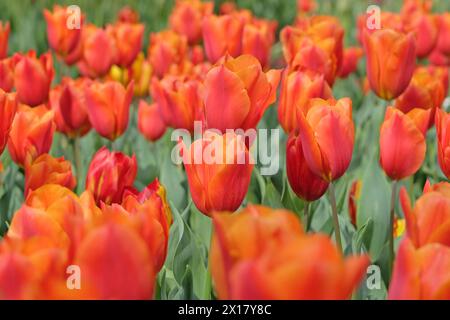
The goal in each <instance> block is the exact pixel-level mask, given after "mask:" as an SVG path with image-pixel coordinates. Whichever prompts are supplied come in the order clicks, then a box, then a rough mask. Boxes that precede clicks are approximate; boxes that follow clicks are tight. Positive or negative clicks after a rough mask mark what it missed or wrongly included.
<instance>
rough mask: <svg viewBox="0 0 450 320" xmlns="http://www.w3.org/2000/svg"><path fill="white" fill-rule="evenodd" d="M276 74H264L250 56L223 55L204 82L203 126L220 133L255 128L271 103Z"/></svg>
mask: <svg viewBox="0 0 450 320" xmlns="http://www.w3.org/2000/svg"><path fill="white" fill-rule="evenodd" d="M280 75H281V71H280V70H270V71H268V72H267V73H264V71H263V70H262V68H261V64H260V63H259V61H258V60H257V59H256V58H255V57H253V56H250V55H242V56H240V57H238V58H235V59H234V58H231V57H230V56H227V57H226V58H225V59H224V61H223V63H221V64H219V65H218V66H216V67H214V68H212V69H211V70H210V71H209V72H208V74H207V75H206V79H205V82H204V86H205V87H204V90H205V95H204V103H205V118H206V124H207V127H208V128H214V129H218V130H220V131H222V132H225V131H226V129H243V130H247V129H253V128H256V126H257V125H258V122H259V121H260V120H261V118H262V116H263V114H264V112H265V111H266V109H267V108H268V107H269V106H270V105H271V104H272V103H274V102H275V99H276V93H277V87H278V83H279V81H280Z"/></svg>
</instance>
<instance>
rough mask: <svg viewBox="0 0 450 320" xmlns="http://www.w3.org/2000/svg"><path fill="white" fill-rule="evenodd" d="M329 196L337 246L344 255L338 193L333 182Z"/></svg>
mask: <svg viewBox="0 0 450 320" xmlns="http://www.w3.org/2000/svg"><path fill="white" fill-rule="evenodd" d="M329 195H330V202H331V210H332V214H333V225H334V234H335V238H336V246H337V247H338V249H339V251H340V252H341V253H342V252H343V251H342V241H341V228H340V227H339V217H338V211H337V206H336V193H335V189H334V184H333V182H330V187H329Z"/></svg>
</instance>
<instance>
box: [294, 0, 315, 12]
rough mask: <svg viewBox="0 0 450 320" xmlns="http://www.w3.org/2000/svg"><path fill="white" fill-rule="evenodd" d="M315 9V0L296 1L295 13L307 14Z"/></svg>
mask: <svg viewBox="0 0 450 320" xmlns="http://www.w3.org/2000/svg"><path fill="white" fill-rule="evenodd" d="M316 8H317V3H316V1H315V0H297V11H298V12H299V13H309V12H312V11H314V10H316Z"/></svg>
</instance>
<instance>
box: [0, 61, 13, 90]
mask: <svg viewBox="0 0 450 320" xmlns="http://www.w3.org/2000/svg"><path fill="white" fill-rule="evenodd" d="M14 66H15V65H14V59H12V58H7V59H3V60H0V89H2V90H3V91H6V92H11V91H12V89H13V87H14Z"/></svg>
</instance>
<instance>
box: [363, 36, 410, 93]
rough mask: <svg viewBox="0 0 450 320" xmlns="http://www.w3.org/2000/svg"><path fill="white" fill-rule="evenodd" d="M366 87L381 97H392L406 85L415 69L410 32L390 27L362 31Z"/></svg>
mask: <svg viewBox="0 0 450 320" xmlns="http://www.w3.org/2000/svg"><path fill="white" fill-rule="evenodd" d="M364 49H365V52H366V56H367V64H366V69H367V75H368V78H369V83H370V87H371V88H372V90H373V91H374V92H375V93H376V94H377V95H378V96H379V97H380V98H382V99H385V100H392V99H394V98H396V97H398V96H399V95H400V94H402V93H403V92H404V91H405V89H406V88H407V87H408V84H409V82H410V80H411V77H412V75H413V72H414V69H415V59H416V48H415V41H414V36H413V34H411V33H409V34H407V35H405V34H402V33H400V32H397V31H394V30H391V29H382V30H377V31H375V32H373V33H372V34H369V33H368V32H366V33H365V34H364Z"/></svg>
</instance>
